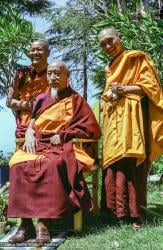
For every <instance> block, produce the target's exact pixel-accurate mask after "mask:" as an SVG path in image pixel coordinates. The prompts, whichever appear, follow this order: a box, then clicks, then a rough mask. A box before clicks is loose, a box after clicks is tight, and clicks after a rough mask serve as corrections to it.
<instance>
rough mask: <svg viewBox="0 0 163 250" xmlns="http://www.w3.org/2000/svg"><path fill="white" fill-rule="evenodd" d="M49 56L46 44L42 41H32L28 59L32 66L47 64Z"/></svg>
mask: <svg viewBox="0 0 163 250" xmlns="http://www.w3.org/2000/svg"><path fill="white" fill-rule="evenodd" d="M48 56H49V49H48V46H47V44H45V43H44V42H43V41H34V42H33V43H32V44H31V47H30V50H29V57H30V59H31V62H32V65H34V66H35V65H37V66H39V65H43V64H47V59H48Z"/></svg>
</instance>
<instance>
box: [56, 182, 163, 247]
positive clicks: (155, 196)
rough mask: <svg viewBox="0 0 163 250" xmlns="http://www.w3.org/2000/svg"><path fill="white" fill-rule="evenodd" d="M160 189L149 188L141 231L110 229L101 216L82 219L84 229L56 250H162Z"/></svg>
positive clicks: (161, 201)
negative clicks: (146, 208) (146, 209)
mask: <svg viewBox="0 0 163 250" xmlns="http://www.w3.org/2000/svg"><path fill="white" fill-rule="evenodd" d="M162 189H163V186H162V187H158V186H154V185H150V186H149V187H148V211H147V213H146V217H145V219H144V227H143V229H141V230H139V231H134V230H133V229H132V228H131V225H120V226H115V225H114V226H113V225H109V221H108V218H107V217H106V215H104V214H100V215H99V216H98V217H94V216H84V222H83V225H84V229H83V232H82V233H80V234H78V235H72V236H69V237H68V238H67V239H66V241H65V242H64V244H62V245H61V246H60V247H59V248H58V249H59V250H67V249H70V250H98V249H99V250H105V249H106V250H109V249H118V250H121V249H122V250H123V249H124V250H163V194H162V191H161V190H162Z"/></svg>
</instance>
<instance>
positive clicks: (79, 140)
mask: <svg viewBox="0 0 163 250" xmlns="http://www.w3.org/2000/svg"><path fill="white" fill-rule="evenodd" d="M73 142H98V140H94V139H84V138H73Z"/></svg>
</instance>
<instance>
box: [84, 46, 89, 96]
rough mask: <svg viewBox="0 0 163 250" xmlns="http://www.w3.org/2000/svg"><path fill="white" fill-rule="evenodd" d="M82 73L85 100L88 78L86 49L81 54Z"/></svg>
mask: <svg viewBox="0 0 163 250" xmlns="http://www.w3.org/2000/svg"><path fill="white" fill-rule="evenodd" d="M83 73H84V90H83V97H84V98H85V100H87V88H88V77H87V52H86V48H85V49H84V52H83Z"/></svg>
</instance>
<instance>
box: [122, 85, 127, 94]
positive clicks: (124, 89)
mask: <svg viewBox="0 0 163 250" xmlns="http://www.w3.org/2000/svg"><path fill="white" fill-rule="evenodd" d="M123 92H124V94H127V93H128V86H124V87H123Z"/></svg>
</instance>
